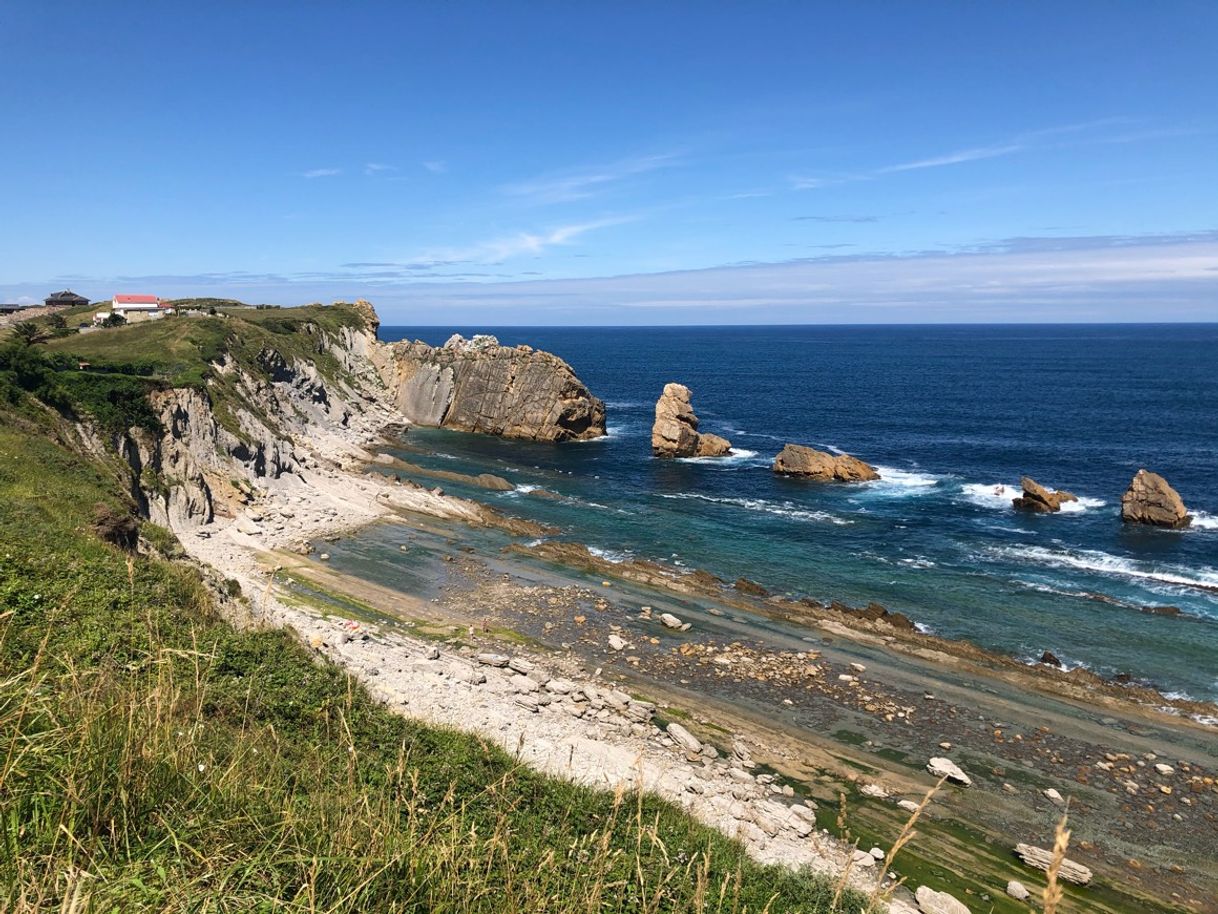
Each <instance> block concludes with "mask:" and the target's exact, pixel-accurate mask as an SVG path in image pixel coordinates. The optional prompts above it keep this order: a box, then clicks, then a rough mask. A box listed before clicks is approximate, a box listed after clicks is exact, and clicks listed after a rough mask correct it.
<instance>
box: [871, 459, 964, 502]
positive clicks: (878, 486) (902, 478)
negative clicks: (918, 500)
mask: <svg viewBox="0 0 1218 914" xmlns="http://www.w3.org/2000/svg"><path fill="white" fill-rule="evenodd" d="M875 469H876V472H877V473H879V474H880V478H879V479H873V480H872V481H870V482H865V483H863V484H862V488H861V489H860V490H859V491H858V494H859V495H866V496H869V497H874V496H880V497H884V498H906V497H908V496H910V495H924V494H926V493H927V492H930V491H931V490H932V489H934V488H935V486H937V485H938V484H939V481H940V480H941V479H942V478H943V477H942V476H935V475H933V474H931V473H919V472H917V471H916V470H900V469H897V468H896V467H885V466H877V467H876V468H875Z"/></svg>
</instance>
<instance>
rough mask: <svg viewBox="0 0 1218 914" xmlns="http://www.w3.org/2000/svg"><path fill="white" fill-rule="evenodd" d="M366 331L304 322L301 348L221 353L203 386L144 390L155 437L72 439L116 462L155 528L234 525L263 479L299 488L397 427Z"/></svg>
mask: <svg viewBox="0 0 1218 914" xmlns="http://www.w3.org/2000/svg"><path fill="white" fill-rule="evenodd" d="M372 317H373V320H375V314H373V315H372ZM374 328H375V323H370V324H369V326H366V327H363V328H359V327H349V326H344V327H339V328H327V329H324V330H323V329H322V328H321V327H318V326H315V325H309V324H306V325H304V326H303V327H302V328H301V329H300V330H298V331H296V332H298V333H302V334H305V335H306V337H305V338H306V339H307V340H308V346H307V347H300V346H297V347H294V349H295V352H293V349H292V348H288V347H284V348H277V347H276V346H274V345H273V344H271V345H266V346H263V347H261V348H258V349H256V350H255V351H254V352H253V353H252V354H250V353H246V354H245V356H244V357H236V356H234V355H233V354H231V353H228V354H225V355H223V356H221V357H220V358H219V359H218V360H217V361H215V362H212V363H211V364H210V365H209V366H208V368H209V373H210V375H211V377H210V378H209V380H208V381H207V384H206V386H204V387H175V388H169V389H164V390H158V391H155V392H153V393H151V394H150V395H149V399H150V403H151V405H152V407H153V411H154V412H155V414H156V416H157V419H158V421H159V424H160V430H159V431H152V430H149V429H147V428H130V429H127V430H125V431H123V432H120V433H117V434H108V433H104V432H101V431H100V430H98V429H97V428H95V427H93V426H92V425H90V424H87V423H81V424H79V425H78V426H77V434H78V435H79V436H80V439H81V442H82V444H83V445H84V448H85V449H86V450H88V451H90V452H92V453H94V454H96V455H98V456H102V457H107V456H109V457H113V456H115V455H117V457H118V458H119V460H120V461H121V462H120V467H122V468H123V469H124V470H125V472H126V473H127V475H128V485H129V489H130V492H131V495H132V497H133V499H134V500H135V502H136V504H137V505H138V506H139V508H140V512H141V513H142V514H144V515H145V516H147V517H148V518H149V519H150V520H152V521H153V522H154V523H158V524H161V525H162V526H166V527H169V528H171V529H174V530H181V529H187V528H190V527H195V526H198V525H201V524H206V523H209V522H211V521H212V520H213V519H214V518H215V517H217V516H220V517H225V516H229V517H231V516H234V515H236V514H237V513H238V512H239V511H240V510H241V509H242V508H243V507H244V506H245V505H246V504H248V503H249V502H250V501H251V500H253V498H254V497H255V496H256V494H257V490H258V489H259V488H260V487H262V486H265V485H267V484H269V483H271V482H272V481H275V480H280V479H282V478H284V477H289V478H290V477H295V480H293V481H294V482H299V483H301V484H304V485H307V484H308V477H309V475H310V473H311V472H312V471H313V470H315V469H317V468H318V467H319V466H320V465H322V464H324V463H327V462H333V463H339V464H341V463H343V462H346V461H350V460H358V459H359V458H360V457H361V452H360V451H359V446H360V444H361V443H363V442H365V441H367V440H368V439H369V438H371V437H373V436H375V434H376V433H377V431H378V430H380V429H383V428H385V427H386V426H390V425H393V424H395V422H398V421H400V417H399V416H398V415H397V414H396V412H395V411H394V410H393V409H392V408H390V407H389V406H387V405H386V404H385V403H384V402H383V401H384V389H383V387H382V385H381V381H380V377H379V374H378V372H377V370H376V367H375V364H374V356H376V355H377V354H379V353H380V352H381V350H383V349H384V347H383V345H382V344H380V343H378V342H377V341H376V337H375V329H374ZM271 342H272V343H273V339H272V341H271ZM302 350H304V351H306V352H307V353H309V354H307V355H302V354H301V351H302ZM323 364H324V365H325V366H326V370H323V369H322V367H321V366H322V365H323Z"/></svg>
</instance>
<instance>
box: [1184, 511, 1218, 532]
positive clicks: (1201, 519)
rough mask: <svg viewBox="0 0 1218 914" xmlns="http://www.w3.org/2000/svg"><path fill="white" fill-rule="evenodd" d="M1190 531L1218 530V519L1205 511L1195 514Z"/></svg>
mask: <svg viewBox="0 0 1218 914" xmlns="http://www.w3.org/2000/svg"><path fill="white" fill-rule="evenodd" d="M1187 529H1190V530H1218V517H1215V516H1214V515H1213V514H1207V513H1206V512H1204V511H1194V512H1193V522H1192V523H1191V524H1189V526H1188V528H1187Z"/></svg>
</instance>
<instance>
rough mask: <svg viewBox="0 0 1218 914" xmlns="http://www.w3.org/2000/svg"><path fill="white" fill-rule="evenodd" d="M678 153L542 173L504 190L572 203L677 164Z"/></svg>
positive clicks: (538, 200) (511, 194) (530, 198)
mask: <svg viewBox="0 0 1218 914" xmlns="http://www.w3.org/2000/svg"><path fill="white" fill-rule="evenodd" d="M678 161H679V156H677V155H676V154H675V153H666V154H663V155H651V156H639V157H637V158H632V159H622V160H621V161H618V162H614V163H612V164H610V165H603V166H599V167H596V168H588V169H579V170H568V171H561V172H553V173H550V174H548V175H542V176H540V177H537V178H533V179H531V180H528V181H520V182H517V183H514V184H505V185H504V186H503V187H501V188H500V190H501V191H502V192H503V193H504V194H506V195H508V196H509V197H520V198H525V199H527V200H528V201H529V202H531V203H538V204H547V203H570V202H572V201H575V200H585V199H587V198H588V197H591V196H594V195H595V194H597V193H600V192H601V191H604V190H605V189H607V188H608V187H609V186H610V185H612V184H616V183H617V182H619V181H622V180H624V179H625V178H629V177H633V176H634V175H641V174H645V173H647V172H650V171H656V170H658V169H661V168H671V167H673V166H674V165H676V164H677V162H678Z"/></svg>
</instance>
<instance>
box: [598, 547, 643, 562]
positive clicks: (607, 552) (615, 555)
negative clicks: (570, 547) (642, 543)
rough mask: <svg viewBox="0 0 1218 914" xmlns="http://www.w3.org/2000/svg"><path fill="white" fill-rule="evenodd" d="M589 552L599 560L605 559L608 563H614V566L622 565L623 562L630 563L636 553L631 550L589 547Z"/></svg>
mask: <svg viewBox="0 0 1218 914" xmlns="http://www.w3.org/2000/svg"><path fill="white" fill-rule="evenodd" d="M587 548H588V552H589V553H590V554H591V555H594V556H596V557H597V558H598V559H604V560H605V561H606V562H612V563H613V564H614V565H621V564H622V563H623V562H629V561H631V560H633V559H634V553H633V552H631V551H630V550H629V549H604V548H602V547H600V546H589V547H587Z"/></svg>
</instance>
